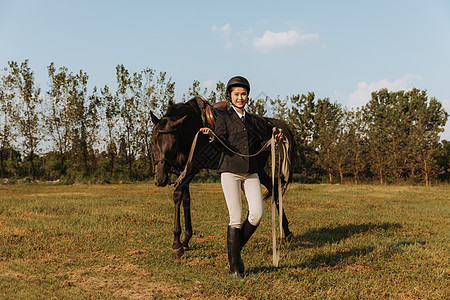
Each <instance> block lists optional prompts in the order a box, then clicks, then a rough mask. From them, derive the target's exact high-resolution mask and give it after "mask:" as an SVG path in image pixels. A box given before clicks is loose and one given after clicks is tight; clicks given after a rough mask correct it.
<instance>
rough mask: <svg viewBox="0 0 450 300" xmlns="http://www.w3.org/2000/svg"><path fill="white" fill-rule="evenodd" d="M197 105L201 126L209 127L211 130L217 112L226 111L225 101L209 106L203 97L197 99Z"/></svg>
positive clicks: (214, 124) (214, 123)
mask: <svg viewBox="0 0 450 300" xmlns="http://www.w3.org/2000/svg"><path fill="white" fill-rule="evenodd" d="M197 105H198V107H199V108H200V110H201V111H202V122H203V126H206V127H210V128H211V129H213V130H214V128H215V126H216V119H217V115H218V113H219V111H225V110H226V109H227V102H226V101H220V102H217V103H214V104H212V105H211V104H209V103H208V101H206V99H205V98H203V97H198V98H197ZM208 125H209V126H208Z"/></svg>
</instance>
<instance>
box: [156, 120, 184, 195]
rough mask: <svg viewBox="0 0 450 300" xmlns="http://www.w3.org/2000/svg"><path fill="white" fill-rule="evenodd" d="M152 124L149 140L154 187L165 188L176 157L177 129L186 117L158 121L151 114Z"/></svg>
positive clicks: (177, 145) (177, 144)
mask: <svg viewBox="0 0 450 300" xmlns="http://www.w3.org/2000/svg"><path fill="white" fill-rule="evenodd" d="M151 117H152V122H153V124H154V126H153V130H152V138H151V148H152V155H153V166H154V173H155V185H157V186H166V185H167V184H168V183H169V172H170V169H171V168H172V166H173V165H174V164H175V161H176V159H177V156H178V150H179V149H178V147H179V130H180V129H179V127H180V125H181V124H182V123H183V121H184V119H185V118H186V116H184V117H182V118H180V119H178V120H175V121H172V120H171V118H170V117H163V118H161V119H158V118H157V117H156V116H155V115H154V114H153V113H151Z"/></svg>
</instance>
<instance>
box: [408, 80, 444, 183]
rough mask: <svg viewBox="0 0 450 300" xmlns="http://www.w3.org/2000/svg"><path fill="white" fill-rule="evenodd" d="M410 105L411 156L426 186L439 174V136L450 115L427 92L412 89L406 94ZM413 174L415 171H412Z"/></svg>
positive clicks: (413, 164) (414, 168)
mask: <svg viewBox="0 0 450 300" xmlns="http://www.w3.org/2000/svg"><path fill="white" fill-rule="evenodd" d="M406 96H407V97H408V99H409V103H410V108H409V109H410V117H411V122H410V128H409V130H410V136H409V139H408V140H409V141H410V143H409V145H408V148H409V150H410V156H411V157H412V159H414V161H413V163H412V168H413V170H416V169H419V170H420V171H421V174H422V179H423V180H424V182H425V184H426V185H427V186H428V185H430V181H431V178H432V177H433V176H434V175H436V173H437V172H438V170H437V165H436V161H435V157H436V151H437V150H438V149H439V134H440V133H441V132H442V131H443V128H444V126H445V123H446V122H447V119H448V114H447V112H446V111H445V110H444V108H443V107H442V104H441V103H440V102H439V101H437V99H435V98H431V99H430V100H429V99H428V96H427V93H426V91H420V90H418V89H412V90H411V91H409V92H407V93H406ZM412 172H413V171H412Z"/></svg>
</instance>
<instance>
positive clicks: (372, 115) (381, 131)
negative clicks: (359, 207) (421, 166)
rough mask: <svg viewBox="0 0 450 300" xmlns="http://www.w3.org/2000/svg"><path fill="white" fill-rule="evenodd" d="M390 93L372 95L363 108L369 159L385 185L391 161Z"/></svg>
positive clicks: (373, 169)
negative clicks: (389, 141)
mask: <svg viewBox="0 0 450 300" xmlns="http://www.w3.org/2000/svg"><path fill="white" fill-rule="evenodd" d="M389 100H390V99H389V92H388V90H387V89H382V90H380V91H378V92H373V93H372V98H371V99H370V101H369V102H368V103H367V104H366V105H365V106H364V108H363V116H364V122H365V124H366V132H365V134H366V136H367V138H368V141H369V149H370V152H369V159H370V162H371V169H372V172H373V173H375V174H376V175H377V176H378V179H379V180H380V184H384V183H385V181H386V176H387V173H388V169H389V168H390V164H389V161H388V160H387V159H386V158H387V157H389V143H388V142H387V141H388V139H389V135H390V130H391V121H392V120H391V119H390V118H389V115H388V113H389V111H388V110H389V106H390V102H389Z"/></svg>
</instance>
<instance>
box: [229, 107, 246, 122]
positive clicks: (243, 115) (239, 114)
mask: <svg viewBox="0 0 450 300" xmlns="http://www.w3.org/2000/svg"><path fill="white" fill-rule="evenodd" d="M231 107H232V108H233V109H234V111H235V112H236V113H237V115H238V117H239V119H242V117H245V109H244V113H243V114H241V113H240V112H238V111H237V110H236V108H234V106H231Z"/></svg>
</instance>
